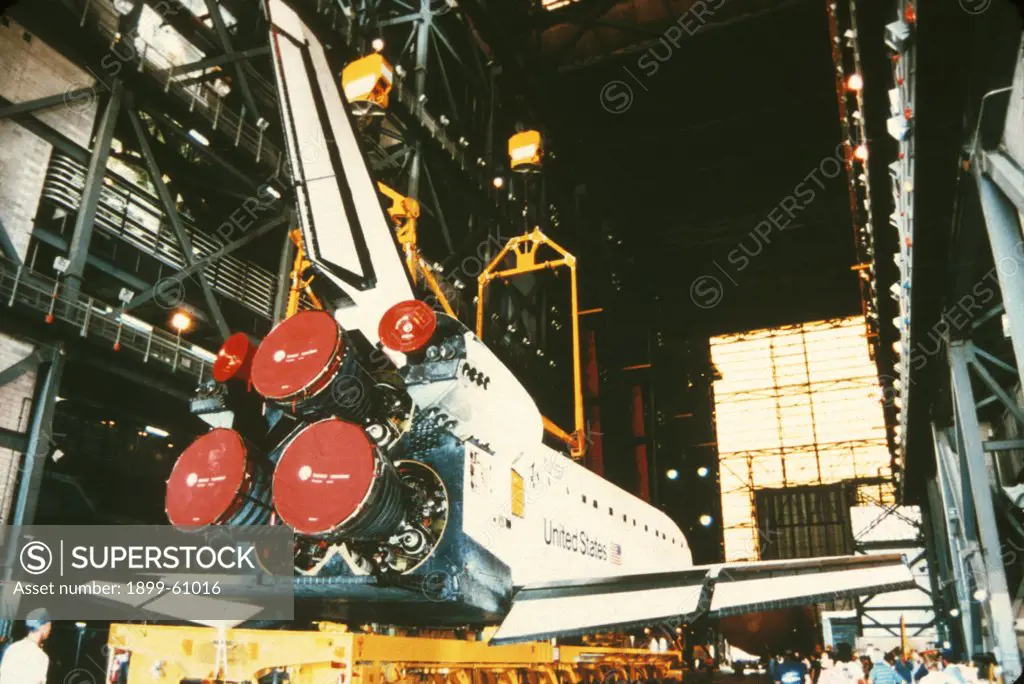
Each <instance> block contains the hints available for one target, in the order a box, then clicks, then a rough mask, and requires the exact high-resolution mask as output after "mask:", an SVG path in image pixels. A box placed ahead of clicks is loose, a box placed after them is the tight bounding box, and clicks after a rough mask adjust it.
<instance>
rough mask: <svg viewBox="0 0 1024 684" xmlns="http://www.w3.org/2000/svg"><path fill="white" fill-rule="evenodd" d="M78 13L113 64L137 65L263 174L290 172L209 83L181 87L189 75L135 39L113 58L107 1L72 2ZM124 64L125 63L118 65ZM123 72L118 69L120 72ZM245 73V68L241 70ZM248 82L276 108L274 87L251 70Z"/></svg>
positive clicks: (272, 115) (116, 38)
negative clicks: (102, 42)
mask: <svg viewBox="0 0 1024 684" xmlns="http://www.w3.org/2000/svg"><path fill="white" fill-rule="evenodd" d="M74 2H75V4H76V5H77V6H78V8H79V13H80V14H79V17H80V24H81V26H82V28H83V29H91V30H93V31H95V32H96V33H97V34H98V35H100V36H102V37H103V38H104V39H105V40H108V41H110V45H111V51H112V53H113V54H114V56H115V57H116V58H119V59H120V58H121V55H123V54H125V53H127V54H128V58H127V61H129V62H131V61H136V60H137V62H138V64H137V67H136V69H137V71H138V72H139V73H143V74H146V75H147V76H149V77H150V78H151V79H153V82H154V84H156V85H158V86H159V87H160V88H162V89H163V91H164V92H165V93H168V94H170V95H172V96H174V97H175V98H177V99H178V100H181V101H182V102H183V103H185V104H187V105H188V109H189V111H190V112H193V113H196V114H199V115H200V116H202V117H203V118H204V119H206V121H207V122H208V123H209V124H210V125H211V127H212V128H213V130H215V131H219V132H222V133H223V134H224V135H226V136H229V137H230V139H231V140H232V142H233V144H234V146H235V147H236V148H241V149H244V150H246V151H248V152H249V154H251V155H252V157H253V159H255V161H256V162H257V163H259V164H261V165H263V166H264V167H265V168H267V169H272V170H278V169H280V170H281V171H282V172H283V173H286V174H287V172H288V168H287V167H288V164H287V163H286V162H287V159H286V158H285V157H284V155H283V153H282V151H281V150H280V149H278V148H277V147H276V146H275V145H274V144H273V143H271V142H270V141H268V140H267V139H266V138H265V136H264V135H263V132H262V131H260V130H259V129H258V128H257V127H256V126H254V125H252V124H250V123H247V122H246V121H245V120H244V119H243V118H242V117H241V115H240V114H238V113H236V112H234V111H232V110H231V109H230V108H228V107H227V106H225V105H224V101H223V99H222V98H221V96H220V95H219V94H218V93H217V91H216V90H215V89H214V88H213V86H212V85H210V84H209V83H204V82H194V83H188V82H185V83H179V82H178V81H179V80H182V79H184V77H185V76H187V75H188V73H189V72H188V71H187V69H183V68H182V67H181V65H180V64H176V63H175V62H173V61H172V60H171V59H170V58H169V57H167V56H166V55H163V54H161V53H160V52H159V51H158V50H157V49H156V48H155V47H154V46H153V45H151V44H150V43H148V42H146V41H144V40H142V38H140V37H138V36H132V37H131V40H132V43H133V44H132V45H130V46H125V45H122V46H121V47H118V48H117V50H116V52H115V51H114V50H115V46H117V45H118V44H119V42H121V41H124V39H125V38H124V37H122V36H121V34H120V33H119V32H118V21H119V20H120V14H118V12H117V10H115V9H114V7H113V5H112V4H111V0H74ZM121 61H125V60H123V59H122V60H121ZM123 66H125V65H124V64H121V65H118V71H120V70H121V68H122V67H123ZM243 68H244V67H243ZM246 78H247V80H248V81H249V84H250V86H251V87H252V88H253V89H254V90H255V91H256V92H257V93H258V94H259V95H260V96H261V98H260V99H261V100H262V101H264V102H266V101H270V102H276V97H277V95H276V91H275V90H274V87H273V85H272V84H270V83H269V82H267V81H266V80H265V79H263V78H262V77H260V76H259V75H258V74H256V72H255V70H253V69H247V70H246ZM264 116H265V117H266V118H267V119H268V120H272V121H276V120H277V112H276V111H274V112H269V113H267V112H264Z"/></svg>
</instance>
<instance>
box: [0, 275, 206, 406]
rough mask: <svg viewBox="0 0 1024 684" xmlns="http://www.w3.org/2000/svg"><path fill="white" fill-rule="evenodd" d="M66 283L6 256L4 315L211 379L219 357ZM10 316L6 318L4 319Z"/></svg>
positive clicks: (0, 297) (198, 379) (0, 285)
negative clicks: (29, 318) (71, 290)
mask: <svg viewBox="0 0 1024 684" xmlns="http://www.w3.org/2000/svg"><path fill="white" fill-rule="evenodd" d="M63 290H64V288H63V286H62V284H61V283H59V282H58V281H56V280H54V279H53V278H50V277H48V276H44V275H41V274H39V273H37V272H35V271H33V270H32V269H31V268H29V267H28V266H26V265H18V264H15V263H14V262H13V261H10V260H8V259H6V258H3V257H0V312H4V311H10V310H18V311H21V312H22V313H25V314H28V315H32V314H37V315H38V317H39V322H40V324H41V325H44V324H47V323H48V324H49V325H51V326H55V327H56V328H57V329H58V330H59V331H60V332H62V333H64V334H65V335H67V334H71V335H74V334H75V333H76V332H77V335H78V336H79V337H81V338H84V339H88V340H91V341H92V342H94V343H97V344H101V343H102V344H109V345H110V347H111V348H112V349H114V350H115V351H117V352H118V353H119V354H124V355H125V356H127V357H130V358H131V359H133V360H134V361H137V362H141V363H144V364H146V365H147V366H151V367H153V368H154V369H155V370H159V371H160V372H164V373H171V374H174V375H177V376H181V377H184V378H187V379H189V380H190V381H193V382H194V383H195V385H196V386H198V385H199V384H201V383H202V382H204V381H205V380H207V379H208V378H209V377H210V371H211V366H212V363H213V361H214V359H215V358H216V357H215V356H214V354H212V353H210V352H208V351H206V350H205V349H201V348H199V347H196V346H194V345H192V344H190V343H189V342H188V341H186V340H182V339H181V338H180V337H178V336H176V335H172V334H171V333H169V332H166V331H164V330H160V329H159V328H155V327H153V326H150V325H149V324H147V323H144V322H142V321H140V320H138V319H136V318H134V317H132V316H128V315H124V314H122V313H121V312H120V311H119V310H118V309H115V308H114V307H111V306H110V305H108V304H106V303H105V302H101V301H99V300H97V299H95V298H93V297H88V296H85V295H81V294H79V295H77V297H75V298H72V297H68V296H66V295H65V294H64V292H63ZM5 318H7V316H6V315H3V314H0V321H2V320H4V319H5Z"/></svg>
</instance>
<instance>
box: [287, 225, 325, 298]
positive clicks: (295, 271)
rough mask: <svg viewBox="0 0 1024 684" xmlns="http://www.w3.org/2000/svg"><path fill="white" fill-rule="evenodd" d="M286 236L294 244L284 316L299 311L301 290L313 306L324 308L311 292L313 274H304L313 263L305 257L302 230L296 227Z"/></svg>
mask: <svg viewBox="0 0 1024 684" xmlns="http://www.w3.org/2000/svg"><path fill="white" fill-rule="evenodd" d="M288 237H289V238H291V241H292V243H293V244H294V245H295V262H294V264H293V265H292V272H291V287H290V288H289V290H288V305H287V306H286V307H285V313H284V317H285V318H291V317H292V316H294V315H295V314H297V313H298V312H299V302H300V301H301V299H302V293H303V292H305V293H306V297H308V298H309V301H310V302H311V303H312V304H313V307H314V308H317V309H322V308H324V307H323V305H322V304H321V303H320V300H319V299H318V298H317V296H316V295H315V294H313V290H312V288H310V284H311V283H312V282H313V276H312V275H310V276H308V277H307V276H306V272H307V271H308V270H309V269H310V267H312V265H313V264H312V263H311V262H310V261H309V259H307V258H306V248H305V246H304V245H303V244H302V231H300V230H299V229H298V228H296V229H294V230H292V231H291V232H290V233H288Z"/></svg>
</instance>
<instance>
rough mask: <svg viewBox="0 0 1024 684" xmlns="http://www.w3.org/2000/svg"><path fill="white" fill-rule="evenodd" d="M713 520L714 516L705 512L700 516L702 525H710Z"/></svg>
mask: <svg viewBox="0 0 1024 684" xmlns="http://www.w3.org/2000/svg"><path fill="white" fill-rule="evenodd" d="M713 522H714V518H712V517H711V516H710V515H708V514H707V513H705V514H704V515H702V516H700V524H701V525H703V526H704V527H711V523H713Z"/></svg>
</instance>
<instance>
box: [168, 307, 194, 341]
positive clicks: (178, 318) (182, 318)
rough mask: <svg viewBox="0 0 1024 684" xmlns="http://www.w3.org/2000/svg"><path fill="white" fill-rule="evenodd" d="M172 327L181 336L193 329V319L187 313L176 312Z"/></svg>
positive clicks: (172, 318)
mask: <svg viewBox="0 0 1024 684" xmlns="http://www.w3.org/2000/svg"><path fill="white" fill-rule="evenodd" d="M171 327H172V328H174V329H175V330H177V331H178V334H179V335H180V334H181V333H183V332H185V331H186V330H188V329H189V328H191V327H192V317H191V316H190V315H188V313H187V312H185V311H175V312H174V314H173V315H172V316H171Z"/></svg>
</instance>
